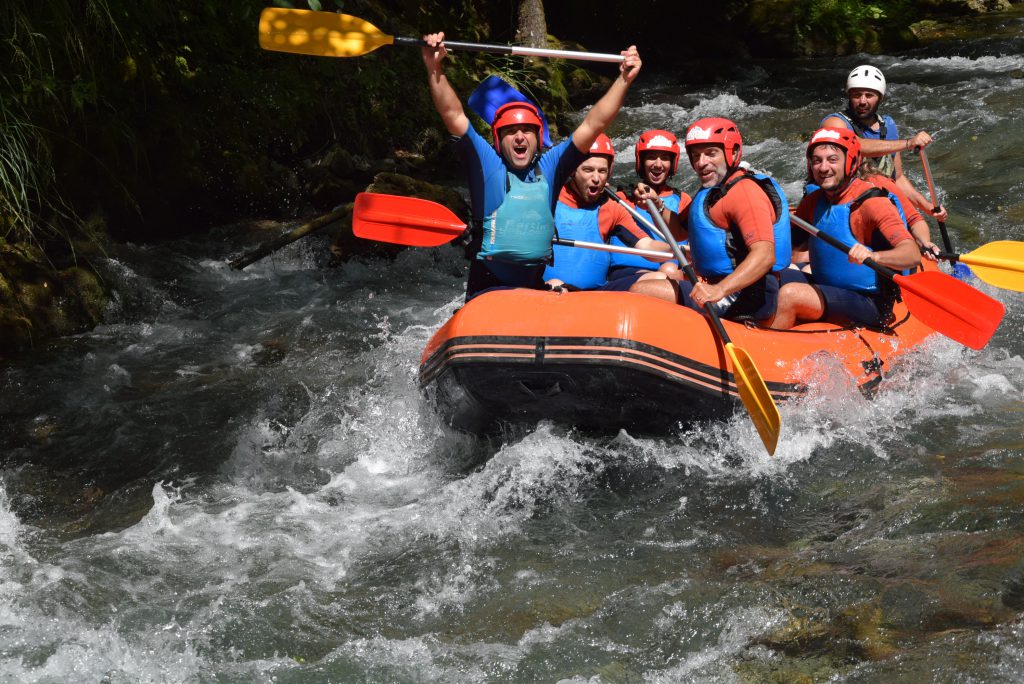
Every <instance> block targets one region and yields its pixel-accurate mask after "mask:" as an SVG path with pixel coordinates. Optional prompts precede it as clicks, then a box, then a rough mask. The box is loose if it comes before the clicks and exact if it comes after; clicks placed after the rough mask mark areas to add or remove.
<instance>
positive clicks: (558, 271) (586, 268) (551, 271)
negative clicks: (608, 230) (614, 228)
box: [544, 202, 611, 290]
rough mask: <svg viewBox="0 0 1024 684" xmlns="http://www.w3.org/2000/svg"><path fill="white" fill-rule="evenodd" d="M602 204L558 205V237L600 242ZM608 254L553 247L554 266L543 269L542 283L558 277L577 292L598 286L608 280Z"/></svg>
mask: <svg viewBox="0 0 1024 684" xmlns="http://www.w3.org/2000/svg"><path fill="white" fill-rule="evenodd" d="M603 206H604V203H603V202H601V203H598V204H592V205H590V206H587V207H570V206H568V205H566V204H563V203H562V202H559V203H558V206H556V207H555V230H556V231H557V232H558V237H560V238H566V239H569V240H581V241H584V242H598V243H600V242H603V239H602V238H601V227H600V223H599V217H600V214H601V207H603ZM610 264H611V254H610V253H608V252H600V251H598V250H594V249H584V248H582V247H563V246H562V245H555V246H554V263H553V264H551V265H550V266H548V267H547V268H546V269H544V280H550V279H552V278H558V279H559V280H561V281H562V282H564V283H568V284H569V285H573V286H575V287H578V288H580V289H581V290H592V289H594V288H598V287H601V286H602V285H604V284H605V283H606V282H607V281H608V266H609V265H610Z"/></svg>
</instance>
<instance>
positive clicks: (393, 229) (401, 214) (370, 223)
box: [352, 192, 674, 261]
mask: <svg viewBox="0 0 1024 684" xmlns="http://www.w3.org/2000/svg"><path fill="white" fill-rule="evenodd" d="M465 230H466V224H465V223H464V222H463V221H461V220H460V219H459V217H458V216H456V215H455V213H454V212H452V211H451V210H450V209H449V208H448V207H446V206H444V205H441V204H438V203H437V202H431V201H430V200H425V199H418V198H415V197H403V196H401V195H387V194H383V193H373V192H361V193H359V194H358V195H356V202H355V209H354V210H353V214H352V233H353V234H354V235H355V236H356V237H358V238H363V239H364V240H376V241H377V242H390V243H392V244H396V245H406V246H408V247H440V246H441V245H445V244H448V243H449V242H451V241H452V240H455V239H456V238H459V237H461V236H462V234H463V233H464V232H465ZM552 244H555V245H561V246H563V247H578V248H580V249H591V250H596V251H598V252H615V253H617V254H635V255H637V256H642V257H644V258H645V259H651V260H652V261H654V260H656V261H671V260H672V259H673V258H674V257H673V256H672V255H671V254H668V253H667V252H657V251H654V250H650V249H635V248H633V247H624V246H623V247H620V246H618V245H608V244H605V243H603V242H584V241H582V240H567V239H565V238H555V239H554V240H553V241H552Z"/></svg>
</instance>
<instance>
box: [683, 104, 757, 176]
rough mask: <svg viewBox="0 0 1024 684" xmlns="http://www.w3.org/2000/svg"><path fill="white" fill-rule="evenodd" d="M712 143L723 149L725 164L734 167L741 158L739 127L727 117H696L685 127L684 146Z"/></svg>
mask: <svg viewBox="0 0 1024 684" xmlns="http://www.w3.org/2000/svg"><path fill="white" fill-rule="evenodd" d="M705 143H713V144H716V145H721V146H722V148H723V149H724V150H725V164H726V166H727V167H729V168H730V169H731V168H734V167H736V166H739V163H740V159H742V158H743V138H742V137H741V136H740V129H739V127H738V126H737V125H736V124H734V123H733V122H732V121H729V120H728V119H723V118H721V117H717V116H711V117H707V118H704V119H697V120H696V121H694V122H693V123H692V124H690V127H689V128H687V129H686V147H690V146H691V145H703V144H705Z"/></svg>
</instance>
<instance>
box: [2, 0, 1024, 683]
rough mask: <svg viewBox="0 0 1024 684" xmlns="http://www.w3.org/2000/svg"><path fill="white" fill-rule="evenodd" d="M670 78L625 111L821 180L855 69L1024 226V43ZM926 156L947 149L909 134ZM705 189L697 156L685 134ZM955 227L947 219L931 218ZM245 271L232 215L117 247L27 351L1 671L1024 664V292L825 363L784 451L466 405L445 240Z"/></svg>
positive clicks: (10, 508)
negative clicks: (710, 133) (445, 391)
mask: <svg viewBox="0 0 1024 684" xmlns="http://www.w3.org/2000/svg"><path fill="white" fill-rule="evenodd" d="M1016 16H1017V18H1013V17H1011V18H1008V19H1007V18H1003V19H997V20H992V21H991V22H990V24H989V25H988V26H987V29H986V31H985V32H984V34H983V35H981V36H979V37H978V38H976V39H974V40H972V41H971V42H967V43H945V44H938V45H936V46H934V47H931V48H928V49H923V50H920V51H915V52H911V53H907V54H901V55H883V56H874V57H870V58H868V57H866V56H863V55H860V56H853V57H848V58H841V59H835V60H806V61H802V60H796V61H777V62H747V63H742V64H736V65H731V66H722V71H721V78H720V79H719V80H717V81H716V82H714V83H713V84H708V83H706V82H701V84H700V85H691V84H692V83H694V82H695V79H692V78H690V77H689V75H688V74H687V73H686V72H685V71H683V72H672V71H667V70H660V71H657V73H656V74H653V72H655V68H654V67H653V65H648V70H649V71H648V73H646V74H645V75H644V76H642V77H641V81H640V83H638V85H637V87H636V88H635V89H634V91H633V92H632V93H631V95H630V99H629V103H628V107H627V108H626V109H625V110H624V111H623V113H622V114H621V115H620V117H619V119H618V120H617V121H616V123H615V125H614V128H613V129H612V131H611V133H612V137H613V140H614V143H615V145H616V148H617V149H618V150H619V154H618V157H617V163H616V167H615V171H614V174H615V177H616V180H618V181H620V182H622V183H626V182H629V181H630V180H632V167H633V162H632V158H633V151H632V147H631V145H632V143H633V141H634V140H635V139H636V136H637V134H638V133H639V132H640V131H641V130H644V129H646V128H650V127H664V128H669V129H672V130H674V131H677V132H682V130H683V129H684V128H685V126H686V125H687V124H688V123H690V122H691V121H693V120H694V119H695V118H697V117H699V116H706V115H722V116H728V117H731V118H733V119H735V120H736V121H737V122H738V123H739V125H740V127H741V130H742V131H743V134H744V137H745V139H746V140H747V141H748V142H747V146H746V148H745V158H746V159H747V160H749V161H751V162H752V163H753V164H754V165H755V166H757V167H759V168H764V169H767V170H769V171H770V172H772V173H773V174H775V175H776V176H777V177H778V178H779V179H780V180H782V181H784V182H783V186H784V187H785V188H786V190H787V193H788V194H790V196H791V198H792V199H795V198H797V197H798V196H799V194H800V187H801V184H800V179H801V178H802V175H803V171H804V166H803V165H804V162H803V157H802V150H803V145H802V142H801V141H803V140H806V138H807V135H808V134H809V133H810V131H811V130H812V129H813V128H814V127H815V124H816V122H817V121H818V120H819V119H820V118H821V117H822V116H824V115H825V114H828V113H829V112H832V111H835V109H836V108H837V107H839V106H840V104H841V86H842V83H843V79H844V78H845V74H846V72H847V71H848V70H849V69H850V68H851V67H852V66H854V65H856V64H858V63H861V62H864V61H870V62H871V63H873V64H876V65H877V66H879V67H880V68H881V69H882V70H883V71H884V72H885V74H886V76H887V78H888V79H889V82H890V93H891V96H890V98H889V100H888V101H887V102H886V103H885V110H886V111H887V112H888V113H890V114H891V115H892V116H893V117H894V118H895V119H896V121H897V122H898V123H899V124H900V126H901V127H902V128H903V129H904V130H909V129H915V130H916V129H925V130H928V131H930V132H932V133H933V134H934V136H935V138H936V142H935V143H934V145H933V146H931V147H930V148H929V149H928V152H929V160H930V162H931V165H932V171H933V174H934V178H935V182H936V185H937V189H938V191H939V193H940V196H941V197H942V199H943V201H944V202H945V203H946V204H947V205H948V207H949V209H950V220H949V227H950V229H951V232H952V237H953V241H954V244H955V245H956V246H957V247H958V249H959V251H963V252H968V251H970V250H971V249H974V248H976V247H978V246H980V245H981V244H984V243H987V242H991V241H995V240H1003V239H1011V240H1012V239H1019V237H1020V236H1021V234H1022V228H1024V201H1022V199H1021V197H1022V194H1024V170H1022V169H1024V166H1022V164H1021V161H1020V160H1021V159H1022V153H1021V149H1022V147H1024V128H1022V127H1021V124H1020V122H1021V120H1022V119H1024V56H1022V55H1024V38H1022V37H1021V35H1022V28H1024V24H1022V22H1021V19H1020V18H1019V16H1020V15H1019V14H1018V15H1016ZM905 165H906V168H907V172H908V175H909V176H910V177H911V178H912V179H913V180H914V181H915V182H917V184H918V187H919V188H924V182H923V175H922V172H921V165H920V162H919V161H918V160H917V159H914V158H912V157H906V158H905ZM677 180H679V182H680V184H681V185H682V186H683V187H684V188H686V189H690V190H692V189H693V187H694V186H695V185H696V182H695V178H694V176H693V174H692V172H691V171H690V170H689V169H688V168H685V163H684V164H683V165H682V166H681V167H680V173H679V175H678V176H677ZM935 237H936V238H937V237H938V236H937V231H936V232H935ZM325 246H326V245H325V242H324V241H323V239H320V238H313V239H308V240H305V241H301V242H299V243H296V244H294V245H292V246H290V247H289V248H287V249H285V250H283V251H281V252H278V253H277V254H275V255H274V256H272V257H269V258H267V259H264V260H263V261H261V262H258V263H257V264H254V265H252V266H250V267H248V268H247V269H246V270H245V271H243V272H235V271H231V270H229V269H228V267H227V265H226V262H227V261H228V260H229V259H230V258H233V257H235V256H238V255H239V254H241V253H242V252H243V251H245V250H247V249H249V248H251V247H253V244H252V234H251V233H240V232H239V231H236V230H233V229H232V228H230V227H226V228H223V229H220V230H216V231H213V232H212V233H210V234H208V235H205V236H203V237H199V238H191V239H184V240H179V241H175V242H170V243H164V244H160V245H155V246H137V245H123V246H119V247H117V248H115V249H114V250H113V251H112V252H111V253H110V255H109V259H108V260H107V263H106V269H107V272H106V276H105V277H107V278H108V279H109V280H110V282H111V283H112V285H113V286H114V289H115V291H116V297H115V301H114V302H113V303H112V305H111V307H110V309H109V310H108V312H107V314H106V317H105V320H104V322H103V324H102V325H100V326H99V327H97V328H96V329H95V330H93V331H91V332H89V333H86V334H83V335H80V336H77V337H75V338H72V339H68V340H63V341H60V342H57V343H54V344H52V345H50V346H49V347H47V348H46V349H45V350H40V351H39V352H38V353H36V354H35V355H34V356H32V357H30V358H26V359H22V360H19V361H17V362H14V363H11V364H8V365H7V366H6V367H4V368H0V413H2V415H3V420H2V424H0V455H2V462H0V465H2V468H0V680H2V681H19V682H22V681H24V682H64V681H97V682H98V681H105V682H140V681H152V682H196V681H200V682H251V681H266V682H270V681H276V682H300V681H301V682H357V681H358V682H499V681H502V682H504V681H508V682H556V681H565V682H641V681H643V682H763V681H778V682H790V681H806V682H823V681H833V682H838V681H841V682H878V681H913V682H918V681H920V682H925V681H927V682H933V681H934V682H938V681H942V682H981V681H985V682H1017V681H1020V679H1021V678H1022V677H1024V621H1022V619H1021V615H1022V611H1024V464H1022V463H1021V460H1020V459H1021V456H1022V455H1024V436H1022V433H1024V430H1022V426H1024V401H1022V398H1021V396H1022V395H1021V393H1022V389H1024V360H1022V354H1024V341H1022V335H1021V329H1022V326H1024V297H1022V295H1021V294H1019V293H1014V292H1010V291H1006V290H998V289H995V288H993V287H991V286H988V285H985V284H984V283H980V282H978V281H975V284H976V285H977V286H978V287H979V288H980V289H982V290H983V291H985V292H986V293H988V294H989V295H991V296H993V297H995V298H997V299H999V300H1000V301H1002V302H1003V303H1004V304H1005V305H1006V309H1007V312H1006V318H1005V320H1004V321H1003V323H1002V326H1001V328H1000V330H999V331H998V332H997V334H996V335H995V337H994V338H993V340H992V341H991V343H990V344H989V345H988V346H987V347H986V348H985V349H984V350H982V351H977V352H975V351H971V350H968V349H965V348H963V347H961V346H959V345H957V344H955V343H953V342H951V341H949V340H946V339H944V338H941V337H939V336H933V337H932V338H930V339H929V341H928V342H927V343H926V344H924V345H923V346H922V347H921V348H920V349H919V350H918V351H915V352H914V353H912V354H910V355H909V356H908V357H906V358H905V360H904V361H903V362H902V363H901V364H900V365H899V366H898V367H897V368H895V369H893V371H892V372H891V374H890V376H889V377H888V378H887V379H886V381H885V382H884V383H883V384H882V385H881V387H880V390H879V391H878V393H877V395H876V396H875V397H874V398H872V399H867V398H865V397H864V396H862V395H861V394H860V393H858V392H857V391H856V390H855V389H854V388H853V387H852V386H851V383H850V382H848V381H847V380H846V379H844V378H843V377H842V376H841V375H839V374H837V373H835V372H834V369H832V368H830V367H829V366H828V364H827V363H823V364H822V367H821V369H820V373H819V377H820V378H821V382H820V383H819V384H817V385H816V386H815V388H814V390H813V391H812V392H811V393H810V395H809V396H807V397H805V398H803V399H800V400H797V401H793V402H790V403H787V404H784V405H783V406H782V407H781V411H782V421H783V431H782V438H781V442H780V445H779V448H778V451H777V453H776V455H775V457H774V458H773V457H769V456H767V455H766V454H765V453H764V451H763V448H762V446H761V443H760V441H759V439H758V437H757V435H756V433H755V432H754V430H753V427H752V426H751V425H750V421H749V419H748V418H747V417H746V415H745V414H743V413H739V414H737V415H735V416H734V417H733V418H732V419H729V420H726V421H722V422H718V423H710V424H699V425H694V426H688V427H686V428H683V429H678V428H677V429H673V430H670V431H669V432H668V433H667V434H666V435H665V436H663V437H660V438H649V437H647V438H641V437H638V436H633V435H629V434H626V433H620V434H619V435H617V436H615V437H613V438H608V437H601V438H595V437H593V436H588V435H586V434H581V433H579V432H577V431H575V430H573V429H570V428H566V427H563V426H557V425H552V424H547V423H541V424H538V425H536V426H532V427H529V428H528V429H523V430H520V431H517V432H514V433H513V432H510V433H508V434H506V435H504V436H503V437H502V438H498V439H494V440H489V441H488V440H483V439H478V438H473V437H470V436H467V435H463V434H460V433H457V432H453V431H451V430H449V429H448V428H446V427H445V426H444V425H443V424H442V422H441V421H440V420H439V419H438V417H437V416H436V415H435V413H434V411H433V409H432V407H431V405H430V403H429V402H428V401H426V400H425V399H424V398H423V397H422V395H421V394H420V391H419V390H418V388H417V368H418V364H419V359H420V353H421V351H422V349H423V347H424V345H425V343H426V342H427V340H428V339H429V337H430V335H431V334H432V332H433V331H434V330H436V328H437V327H438V326H439V325H440V324H441V323H443V322H444V321H445V320H446V318H447V317H448V316H449V315H451V313H452V312H453V311H454V310H455V309H456V308H457V307H458V306H459V305H460V303H461V299H462V292H463V284H464V274H465V261H464V260H463V259H462V258H461V256H460V254H459V253H458V251H457V250H455V249H453V248H439V249H429V250H428V249H420V250H415V249H410V250H407V251H405V252H403V253H402V254H400V255H399V256H398V257H397V258H396V259H394V260H383V259H363V260H354V261H350V262H348V263H345V264H343V265H342V266H340V267H339V268H336V269H328V268H325V264H326V261H327V259H326V249H325Z"/></svg>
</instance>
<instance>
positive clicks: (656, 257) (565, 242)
mask: <svg viewBox="0 0 1024 684" xmlns="http://www.w3.org/2000/svg"><path fill="white" fill-rule="evenodd" d="M551 244H553V245H560V246H562V247H582V248H583V249H593V250H595V251H598V252H614V253H615V254H633V255H635V256H641V257H643V258H645V259H650V260H651V261H672V259H673V256H672V255H671V254H669V253H668V252H657V251H655V250H653V249H637V248H635V247H625V246H621V247H620V246H619V245H606V244H604V243H603V242H582V241H580V240H570V239H569V238H560V237H556V238H555V239H554V240H552V241H551Z"/></svg>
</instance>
